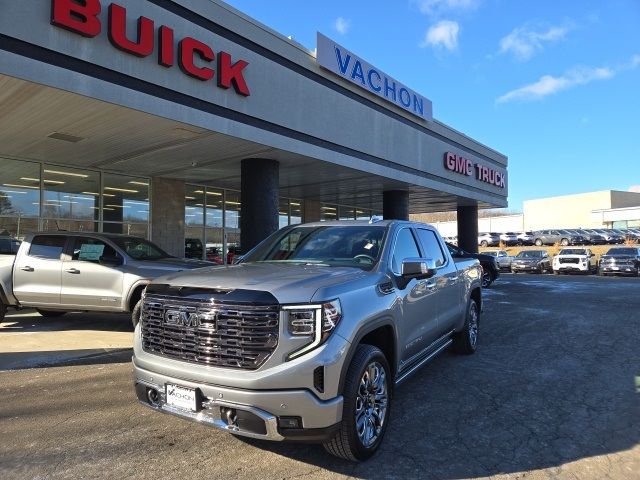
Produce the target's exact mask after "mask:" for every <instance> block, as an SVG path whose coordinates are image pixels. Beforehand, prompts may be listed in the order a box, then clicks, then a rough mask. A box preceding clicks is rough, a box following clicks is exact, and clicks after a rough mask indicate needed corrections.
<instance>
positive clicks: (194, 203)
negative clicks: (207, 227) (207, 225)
mask: <svg viewBox="0 0 640 480" xmlns="http://www.w3.org/2000/svg"><path fill="white" fill-rule="evenodd" d="M184 195H185V196H184V256H185V257H186V258H200V259H202V258H204V245H205V242H206V240H205V235H204V216H205V213H204V211H205V210H204V208H205V207H204V203H205V202H204V196H205V195H204V190H203V189H202V188H201V187H196V186H194V185H185V194H184Z"/></svg>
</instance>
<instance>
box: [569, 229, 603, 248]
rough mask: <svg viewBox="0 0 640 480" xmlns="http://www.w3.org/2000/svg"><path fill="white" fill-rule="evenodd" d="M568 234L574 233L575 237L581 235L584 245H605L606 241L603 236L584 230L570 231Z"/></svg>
mask: <svg viewBox="0 0 640 480" xmlns="http://www.w3.org/2000/svg"><path fill="white" fill-rule="evenodd" d="M569 231H570V232H574V233H576V234H577V235H581V236H582V238H584V243H585V244H586V245H604V244H606V243H607V240H606V239H605V238H604V236H603V235H602V234H600V233H597V232H590V231H589V230H585V229H584V228H578V229H572V230H569Z"/></svg>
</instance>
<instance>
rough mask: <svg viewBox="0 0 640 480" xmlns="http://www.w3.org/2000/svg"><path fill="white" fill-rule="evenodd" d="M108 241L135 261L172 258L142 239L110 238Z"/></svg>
mask: <svg viewBox="0 0 640 480" xmlns="http://www.w3.org/2000/svg"><path fill="white" fill-rule="evenodd" d="M110 240H111V241H112V242H113V243H115V244H116V245H117V246H119V247H120V248H121V249H122V250H124V251H125V252H126V254H127V255H129V256H130V257H131V258H133V259H135V260H161V259H163V258H172V257H171V255H169V254H168V253H167V252H165V251H164V250H162V249H161V248H160V247H158V246H157V245H154V244H153V243H151V242H148V241H146V240H144V239H142V238H136V237H110Z"/></svg>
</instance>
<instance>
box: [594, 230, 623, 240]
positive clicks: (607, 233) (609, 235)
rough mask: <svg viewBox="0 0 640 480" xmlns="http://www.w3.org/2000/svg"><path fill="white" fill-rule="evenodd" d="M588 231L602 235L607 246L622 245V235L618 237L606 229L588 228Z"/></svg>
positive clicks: (617, 234)
mask: <svg viewBox="0 0 640 480" xmlns="http://www.w3.org/2000/svg"><path fill="white" fill-rule="evenodd" d="M589 231H590V232H594V233H599V234H600V235H602V236H603V237H604V239H605V241H606V242H607V243H608V244H620V243H624V235H620V234H619V233H616V232H614V231H613V230H610V229H607V228H590V229H589Z"/></svg>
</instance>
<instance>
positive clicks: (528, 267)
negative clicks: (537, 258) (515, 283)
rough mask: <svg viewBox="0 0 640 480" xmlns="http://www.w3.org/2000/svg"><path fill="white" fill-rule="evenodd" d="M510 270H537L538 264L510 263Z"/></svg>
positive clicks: (538, 268) (538, 269)
mask: <svg viewBox="0 0 640 480" xmlns="http://www.w3.org/2000/svg"><path fill="white" fill-rule="evenodd" d="M511 271H512V272H539V271H540V265H536V264H532V265H514V264H513V263H512V264H511Z"/></svg>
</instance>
